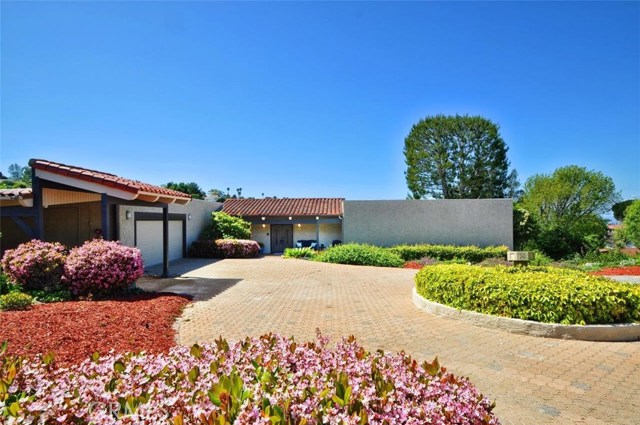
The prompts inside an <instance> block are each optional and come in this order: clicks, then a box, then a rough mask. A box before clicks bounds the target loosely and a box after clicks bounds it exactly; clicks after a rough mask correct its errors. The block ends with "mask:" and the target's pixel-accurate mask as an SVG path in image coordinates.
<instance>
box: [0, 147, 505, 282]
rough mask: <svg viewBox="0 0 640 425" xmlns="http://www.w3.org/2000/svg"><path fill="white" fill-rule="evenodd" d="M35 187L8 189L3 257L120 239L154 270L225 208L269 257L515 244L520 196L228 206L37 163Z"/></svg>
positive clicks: (1, 224) (180, 252)
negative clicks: (27, 249) (346, 246)
mask: <svg viewBox="0 0 640 425" xmlns="http://www.w3.org/2000/svg"><path fill="white" fill-rule="evenodd" d="M29 165H30V166H31V169H32V180H33V187H32V188H28V189H4V190H0V213H1V214H0V232H2V237H1V238H0V251H2V252H4V251H5V250H6V249H10V248H14V247H16V246H17V245H19V244H20V243H22V242H26V241H28V240H30V239H33V238H37V239H42V240H45V241H58V242H61V243H63V244H65V245H67V246H69V247H73V246H78V245H81V244H82V243H83V242H84V241H86V240H89V239H92V238H104V239H108V240H119V241H121V242H122V243H123V244H125V245H128V246H133V247H137V248H139V249H140V251H141V252H142V256H143V260H144V262H145V265H146V266H152V265H156V264H162V265H163V275H167V274H168V267H169V266H168V264H169V261H170V260H174V259H178V258H182V257H185V256H186V254H187V247H188V246H190V245H191V243H192V242H193V241H194V240H196V239H197V238H198V237H199V235H200V232H201V231H202V230H203V229H204V228H205V227H206V226H207V225H208V224H210V222H211V213H212V212H215V211H219V210H222V211H224V212H226V213H228V214H231V215H235V216H241V217H243V218H244V219H245V220H248V221H249V222H251V232H252V238H253V239H254V240H256V241H258V242H260V243H262V244H263V245H264V247H265V253H281V252H283V251H284V250H285V249H286V248H292V247H295V246H299V245H301V246H314V247H317V248H322V247H329V246H331V245H335V244H337V243H342V242H344V243H349V242H357V243H368V244H372V245H378V246H392V245H397V244H418V243H434V244H453V245H478V246H488V245H506V246H508V247H511V248H512V247H513V230H512V229H513V202H512V201H511V200H510V199H440V200H391V201H384V200H374V201H349V200H345V199H344V198H280V199H276V198H263V199H227V200H226V201H225V202H224V203H223V204H222V203H218V202H209V201H201V200H194V199H191V196H190V195H188V194H185V193H182V192H177V191H174V190H170V189H167V188H163V187H159V186H154V185H151V184H147V183H143V182H140V181H137V180H132V179H128V178H124V177H119V176H116V175H114V174H110V173H107V172H103V171H97V170H91V169H87V168H82V167H77V166H71V165H65V164H62V163H57V162H52V161H47V160H42V159H32V160H30V161H29Z"/></svg>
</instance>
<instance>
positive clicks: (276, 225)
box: [222, 198, 344, 254]
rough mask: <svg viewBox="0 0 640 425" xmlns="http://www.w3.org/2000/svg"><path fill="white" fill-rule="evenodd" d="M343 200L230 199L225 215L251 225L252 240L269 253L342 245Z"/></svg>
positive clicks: (224, 208) (227, 201)
mask: <svg viewBox="0 0 640 425" xmlns="http://www.w3.org/2000/svg"><path fill="white" fill-rule="evenodd" d="M343 202H344V199H342V198H280V199H278V198H263V199H227V200H225V201H224V203H223V204H222V211H224V212H225V213H227V214H230V215H235V216H241V217H242V218H243V219H245V220H247V221H249V222H251V237H252V239H254V240H256V241H257V242H259V243H262V244H263V245H264V250H265V253H267V254H268V253H274V254H275V253H281V252H284V250H285V248H293V247H295V246H297V245H300V246H314V247H317V248H321V247H323V246H324V247H328V246H331V245H334V244H336V243H340V242H342V214H343Z"/></svg>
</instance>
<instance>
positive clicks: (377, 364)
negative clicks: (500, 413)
mask: <svg viewBox="0 0 640 425" xmlns="http://www.w3.org/2000/svg"><path fill="white" fill-rule="evenodd" d="M0 360H3V361H2V364H1V365H0V366H2V367H0V378H2V379H9V384H10V385H9V394H8V400H17V399H19V401H18V406H16V407H15V408H14V410H13V411H12V412H13V413H9V415H8V416H7V419H8V421H9V422H8V423H22V422H20V421H24V422H29V423H36V422H37V423H45V422H46V423H49V422H51V423H54V422H56V421H57V422H59V423H60V422H61V423H98V424H133V423H148V424H156V423H158V424H159V423H171V424H175V425H180V424H196V423H203V424H204V423H207V424H209V423H211V424H213V423H232V424H236V425H247V424H265V425H267V424H272V423H296V424H299V423H307V424H310V425H311V424H323V423H329V424H354V425H355V424H361V423H369V424H380V425H381V424H425V423H431V424H498V423H499V421H498V419H497V418H496V417H495V415H494V414H493V413H492V409H493V405H492V404H491V403H490V402H489V400H487V399H486V398H485V397H483V396H482V395H481V394H480V393H479V392H478V390H477V389H476V388H475V387H474V386H473V385H471V384H470V383H469V381H467V380H466V379H465V378H458V377H455V376H454V375H452V374H451V373H448V372H446V371H445V369H444V368H442V367H440V365H439V364H438V363H437V361H434V362H433V363H427V362H425V363H423V364H422V365H420V364H418V363H417V362H416V361H415V360H413V359H412V358H411V357H409V356H407V355H405V354H397V355H390V354H384V353H382V352H376V353H374V354H372V353H368V352H366V351H365V350H364V349H363V348H362V347H361V346H359V345H358V344H357V343H356V342H355V340H354V339H353V338H349V339H343V340H342V341H341V342H340V343H338V344H337V345H336V346H335V347H334V348H331V347H329V346H328V339H327V338H326V337H323V336H320V335H319V336H318V338H317V340H316V341H315V342H309V343H306V344H298V343H296V342H294V341H293V340H292V339H286V338H283V337H281V336H277V335H265V336H263V337H261V338H258V339H256V338H254V339H249V338H247V339H246V340H244V341H242V342H238V343H235V344H233V345H231V346H230V345H229V344H228V343H227V342H226V341H224V340H220V341H216V343H215V344H211V345H204V346H202V347H200V346H197V345H196V346H193V347H191V348H190V349H189V348H186V347H175V348H173V349H171V351H170V352H169V353H168V354H158V355H149V354H129V355H124V356H123V355H115V354H112V355H108V356H105V357H102V358H100V357H99V356H97V355H94V356H93V358H92V360H87V361H85V362H84V363H82V364H81V365H79V366H78V367H76V368H74V369H73V370H68V369H64V368H56V367H55V366H53V367H52V366H51V365H49V366H47V365H44V364H37V363H35V362H31V363H27V362H25V363H22V364H21V366H20V367H18V371H17V375H16V376H15V378H12V377H11V376H10V375H11V374H12V372H11V364H12V362H11V360H10V359H8V358H4V359H3V358H2V356H0ZM18 365H20V363H18ZM11 379H13V382H12V383H11ZM20 394H21V395H20ZM7 406H8V404H6V403H5V404H3V402H2V401H0V414H2V413H3V410H4V411H5V412H7V411H9V410H8V409H7ZM16 409H17V410H16ZM223 418H224V420H223ZM272 419H273V420H277V419H279V420H280V421H281V422H273V421H272Z"/></svg>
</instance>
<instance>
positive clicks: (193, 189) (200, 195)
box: [163, 182, 206, 199]
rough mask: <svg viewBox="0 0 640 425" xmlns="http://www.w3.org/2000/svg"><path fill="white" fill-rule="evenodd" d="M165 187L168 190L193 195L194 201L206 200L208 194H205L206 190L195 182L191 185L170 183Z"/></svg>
mask: <svg viewBox="0 0 640 425" xmlns="http://www.w3.org/2000/svg"><path fill="white" fill-rule="evenodd" d="M163 187H166V188H167V189H171V190H177V191H178V192H183V193H188V194H189V195H191V197H192V198H193V199H204V197H205V196H206V193H204V190H202V189H200V186H198V184H197V183H194V182H191V183H182V182H180V183H174V182H169V183H167V184H165V185H163Z"/></svg>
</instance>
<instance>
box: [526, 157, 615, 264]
mask: <svg viewBox="0 0 640 425" xmlns="http://www.w3.org/2000/svg"><path fill="white" fill-rule="evenodd" d="M618 199H619V194H618V193H617V192H616V190H615V185H614V183H613V180H612V179H611V178H610V177H607V176H605V175H604V174H602V173H601V172H599V171H590V170H587V169H586V168H584V167H579V166H577V165H569V166H566V167H560V168H558V169H557V170H555V171H554V172H553V173H551V174H550V175H547V174H536V175H533V176H531V177H530V178H529V179H528V180H527V181H526V183H525V185H524V192H523V194H522V198H521V200H520V203H519V206H520V207H521V208H524V209H526V210H527V211H529V212H531V214H533V216H534V217H535V220H536V222H537V223H538V225H539V226H540V232H539V234H538V236H537V237H536V238H535V239H536V240H535V243H536V244H537V246H538V248H540V249H542V250H543V251H544V252H545V253H546V254H547V255H549V256H551V257H553V258H562V257H565V256H567V255H570V254H572V253H576V252H581V253H585V252H586V251H588V250H592V249H595V248H597V247H599V246H601V245H602V243H603V242H604V237H605V235H606V221H605V220H604V219H603V218H602V217H600V214H603V213H605V212H607V211H609V209H610V208H611V205H613V204H614V203H615V202H616V201H617V200H618Z"/></svg>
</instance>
